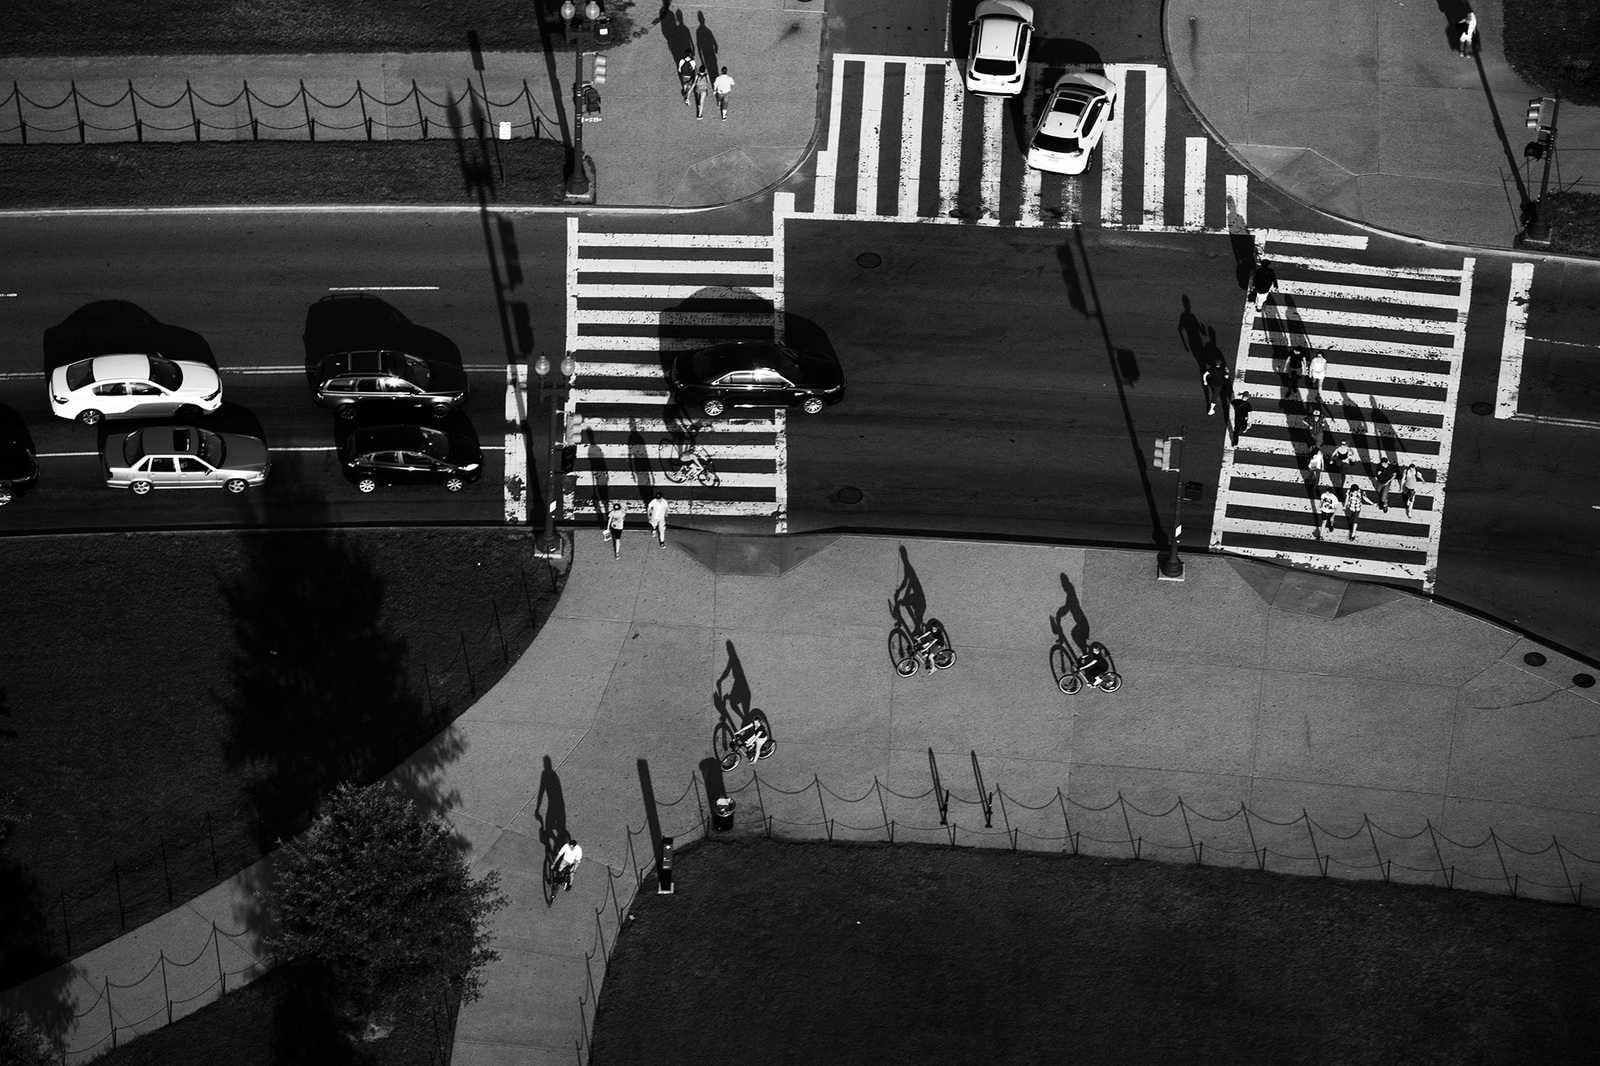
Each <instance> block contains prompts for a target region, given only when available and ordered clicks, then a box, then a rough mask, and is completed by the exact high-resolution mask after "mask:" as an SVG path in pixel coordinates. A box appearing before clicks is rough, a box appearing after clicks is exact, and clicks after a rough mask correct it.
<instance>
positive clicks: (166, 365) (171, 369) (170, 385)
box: [150, 355, 183, 392]
mask: <svg viewBox="0 0 1600 1066" xmlns="http://www.w3.org/2000/svg"><path fill="white" fill-rule="evenodd" d="M150 380H151V381H153V382H155V383H156V384H157V385H160V386H161V387H162V388H163V389H166V390H167V391H168V392H172V391H174V390H176V389H177V387H178V386H179V385H181V384H182V383H183V371H182V370H179V369H178V364H177V363H174V362H173V361H172V360H170V359H163V358H161V357H160V356H159V355H152V356H151V357H150Z"/></svg>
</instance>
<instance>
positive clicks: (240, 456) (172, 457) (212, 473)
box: [100, 426, 272, 496]
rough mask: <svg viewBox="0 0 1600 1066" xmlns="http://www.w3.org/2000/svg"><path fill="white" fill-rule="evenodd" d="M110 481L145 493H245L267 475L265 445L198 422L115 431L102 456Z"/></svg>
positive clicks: (268, 459) (254, 439)
mask: <svg viewBox="0 0 1600 1066" xmlns="http://www.w3.org/2000/svg"><path fill="white" fill-rule="evenodd" d="M100 466H101V468H102V469H103V470H104V471H105V475H106V484H107V485H110V486H111V487H112V488H114V489H132V490H133V491H134V492H135V493H137V494H138V495H140V496H143V495H144V494H145V493H147V492H149V491H150V490H151V489H208V488H225V489H227V490H228V491H229V492H234V493H238V492H243V491H244V490H245V489H247V488H249V487H250V486H251V485H259V484H261V483H262V482H264V481H266V480H267V472H268V471H269V470H271V469H272V460H271V459H270V458H269V457H268V456H267V446H266V444H265V443H263V442H262V441H261V440H259V439H257V438H255V437H247V436H245V435H244V434H242V433H213V432H212V431H211V430H209V429H201V428H199V427H198V426H152V427H150V428H149V429H136V430H134V431H133V432H132V433H122V434H112V435H111V436H110V437H108V438H107V439H106V445H105V450H104V451H103V452H102V453H101V456H100Z"/></svg>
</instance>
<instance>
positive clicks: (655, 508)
mask: <svg viewBox="0 0 1600 1066" xmlns="http://www.w3.org/2000/svg"><path fill="white" fill-rule="evenodd" d="M645 514H646V515H647V516H648V517H649V519H650V528H651V529H653V530H655V531H656V541H657V542H658V543H659V544H660V545H661V546H662V547H663V548H665V547H666V546H667V501H666V498H665V497H663V496H662V495H661V493H659V492H658V493H656V494H655V495H654V496H652V497H651V498H650V502H649V503H648V504H646V505H645Z"/></svg>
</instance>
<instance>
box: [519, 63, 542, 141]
mask: <svg viewBox="0 0 1600 1066" xmlns="http://www.w3.org/2000/svg"><path fill="white" fill-rule="evenodd" d="M522 98H523V99H524V100H526V101H527V102H528V125H530V126H532V127H533V139H534V140H536V141H537V140H538V139H539V116H538V115H536V114H534V111H533V92H532V91H531V90H530V89H529V88H528V79H527V78H523V79H522Z"/></svg>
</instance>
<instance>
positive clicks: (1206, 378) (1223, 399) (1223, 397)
mask: <svg viewBox="0 0 1600 1066" xmlns="http://www.w3.org/2000/svg"><path fill="white" fill-rule="evenodd" d="M1200 384H1201V385H1203V386H1204V387H1205V390H1206V414H1208V415H1214V414H1216V413H1217V404H1219V403H1227V402H1228V393H1229V392H1231V391H1232V385H1233V373H1232V371H1230V370H1229V369H1228V364H1227V363H1224V362H1223V361H1222V360H1220V359H1218V360H1215V361H1213V362H1212V363H1210V364H1208V365H1207V366H1206V369H1205V373H1203V374H1201V375H1200Z"/></svg>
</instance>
